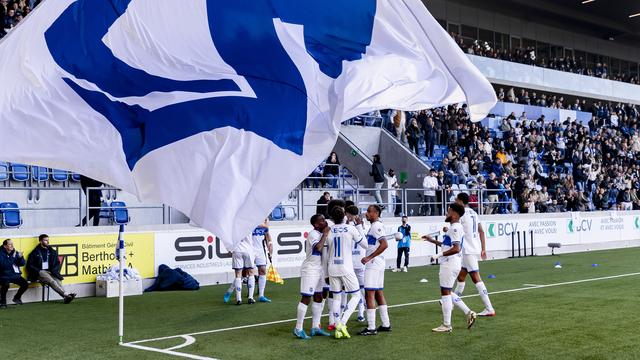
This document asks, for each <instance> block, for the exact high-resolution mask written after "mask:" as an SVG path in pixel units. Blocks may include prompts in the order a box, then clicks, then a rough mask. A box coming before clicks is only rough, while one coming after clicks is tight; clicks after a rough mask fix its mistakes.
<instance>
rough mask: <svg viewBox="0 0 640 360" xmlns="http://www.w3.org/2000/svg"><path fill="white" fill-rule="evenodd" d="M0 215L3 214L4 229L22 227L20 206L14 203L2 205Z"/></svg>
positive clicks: (0, 204) (0, 205)
mask: <svg viewBox="0 0 640 360" xmlns="http://www.w3.org/2000/svg"><path fill="white" fill-rule="evenodd" d="M0 214H2V227H3V228H19V227H20V226H22V218H21V217H20V209H19V208H18V204H16V203H14V202H3V203H0Z"/></svg>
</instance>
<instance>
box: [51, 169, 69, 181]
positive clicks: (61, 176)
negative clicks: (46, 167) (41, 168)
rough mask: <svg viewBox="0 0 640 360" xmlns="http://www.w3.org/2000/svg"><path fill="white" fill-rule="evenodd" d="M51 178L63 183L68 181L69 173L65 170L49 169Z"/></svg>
mask: <svg viewBox="0 0 640 360" xmlns="http://www.w3.org/2000/svg"><path fill="white" fill-rule="evenodd" d="M51 178H52V179H53V180H54V181H57V182H65V181H67V180H69V172H68V171H67V170H58V169H51Z"/></svg>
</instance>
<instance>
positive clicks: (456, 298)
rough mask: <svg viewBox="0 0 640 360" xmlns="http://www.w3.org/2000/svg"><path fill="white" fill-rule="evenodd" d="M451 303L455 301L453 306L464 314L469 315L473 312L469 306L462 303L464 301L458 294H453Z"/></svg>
mask: <svg viewBox="0 0 640 360" xmlns="http://www.w3.org/2000/svg"><path fill="white" fill-rule="evenodd" d="M451 301H453V305H455V306H457V307H458V308H459V309H460V310H462V312H463V313H465V314H468V313H469V311H471V310H470V309H469V307H468V306H467V304H465V303H464V301H462V299H461V298H460V296H458V294H456V293H452V294H451Z"/></svg>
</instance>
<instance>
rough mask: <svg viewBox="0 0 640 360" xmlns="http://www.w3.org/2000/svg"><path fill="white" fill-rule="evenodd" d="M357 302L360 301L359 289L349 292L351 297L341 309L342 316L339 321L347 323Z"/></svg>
mask: <svg viewBox="0 0 640 360" xmlns="http://www.w3.org/2000/svg"><path fill="white" fill-rule="evenodd" d="M344 297H347V295H346V294H344ZM359 302H360V291H356V292H354V293H352V294H351V298H350V299H349V303H348V304H347V306H346V307H345V308H344V310H343V311H342V318H341V319H340V322H341V323H342V324H344V325H346V324H347V322H348V321H349V318H350V317H351V315H352V314H353V312H354V311H356V307H357V306H358V303H359Z"/></svg>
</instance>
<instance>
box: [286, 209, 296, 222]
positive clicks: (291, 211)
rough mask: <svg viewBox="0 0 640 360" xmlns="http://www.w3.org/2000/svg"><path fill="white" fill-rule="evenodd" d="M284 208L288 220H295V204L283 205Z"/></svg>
mask: <svg viewBox="0 0 640 360" xmlns="http://www.w3.org/2000/svg"><path fill="white" fill-rule="evenodd" d="M283 208H284V218H285V219H286V220H295V218H296V209H295V208H294V207H293V206H283Z"/></svg>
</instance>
